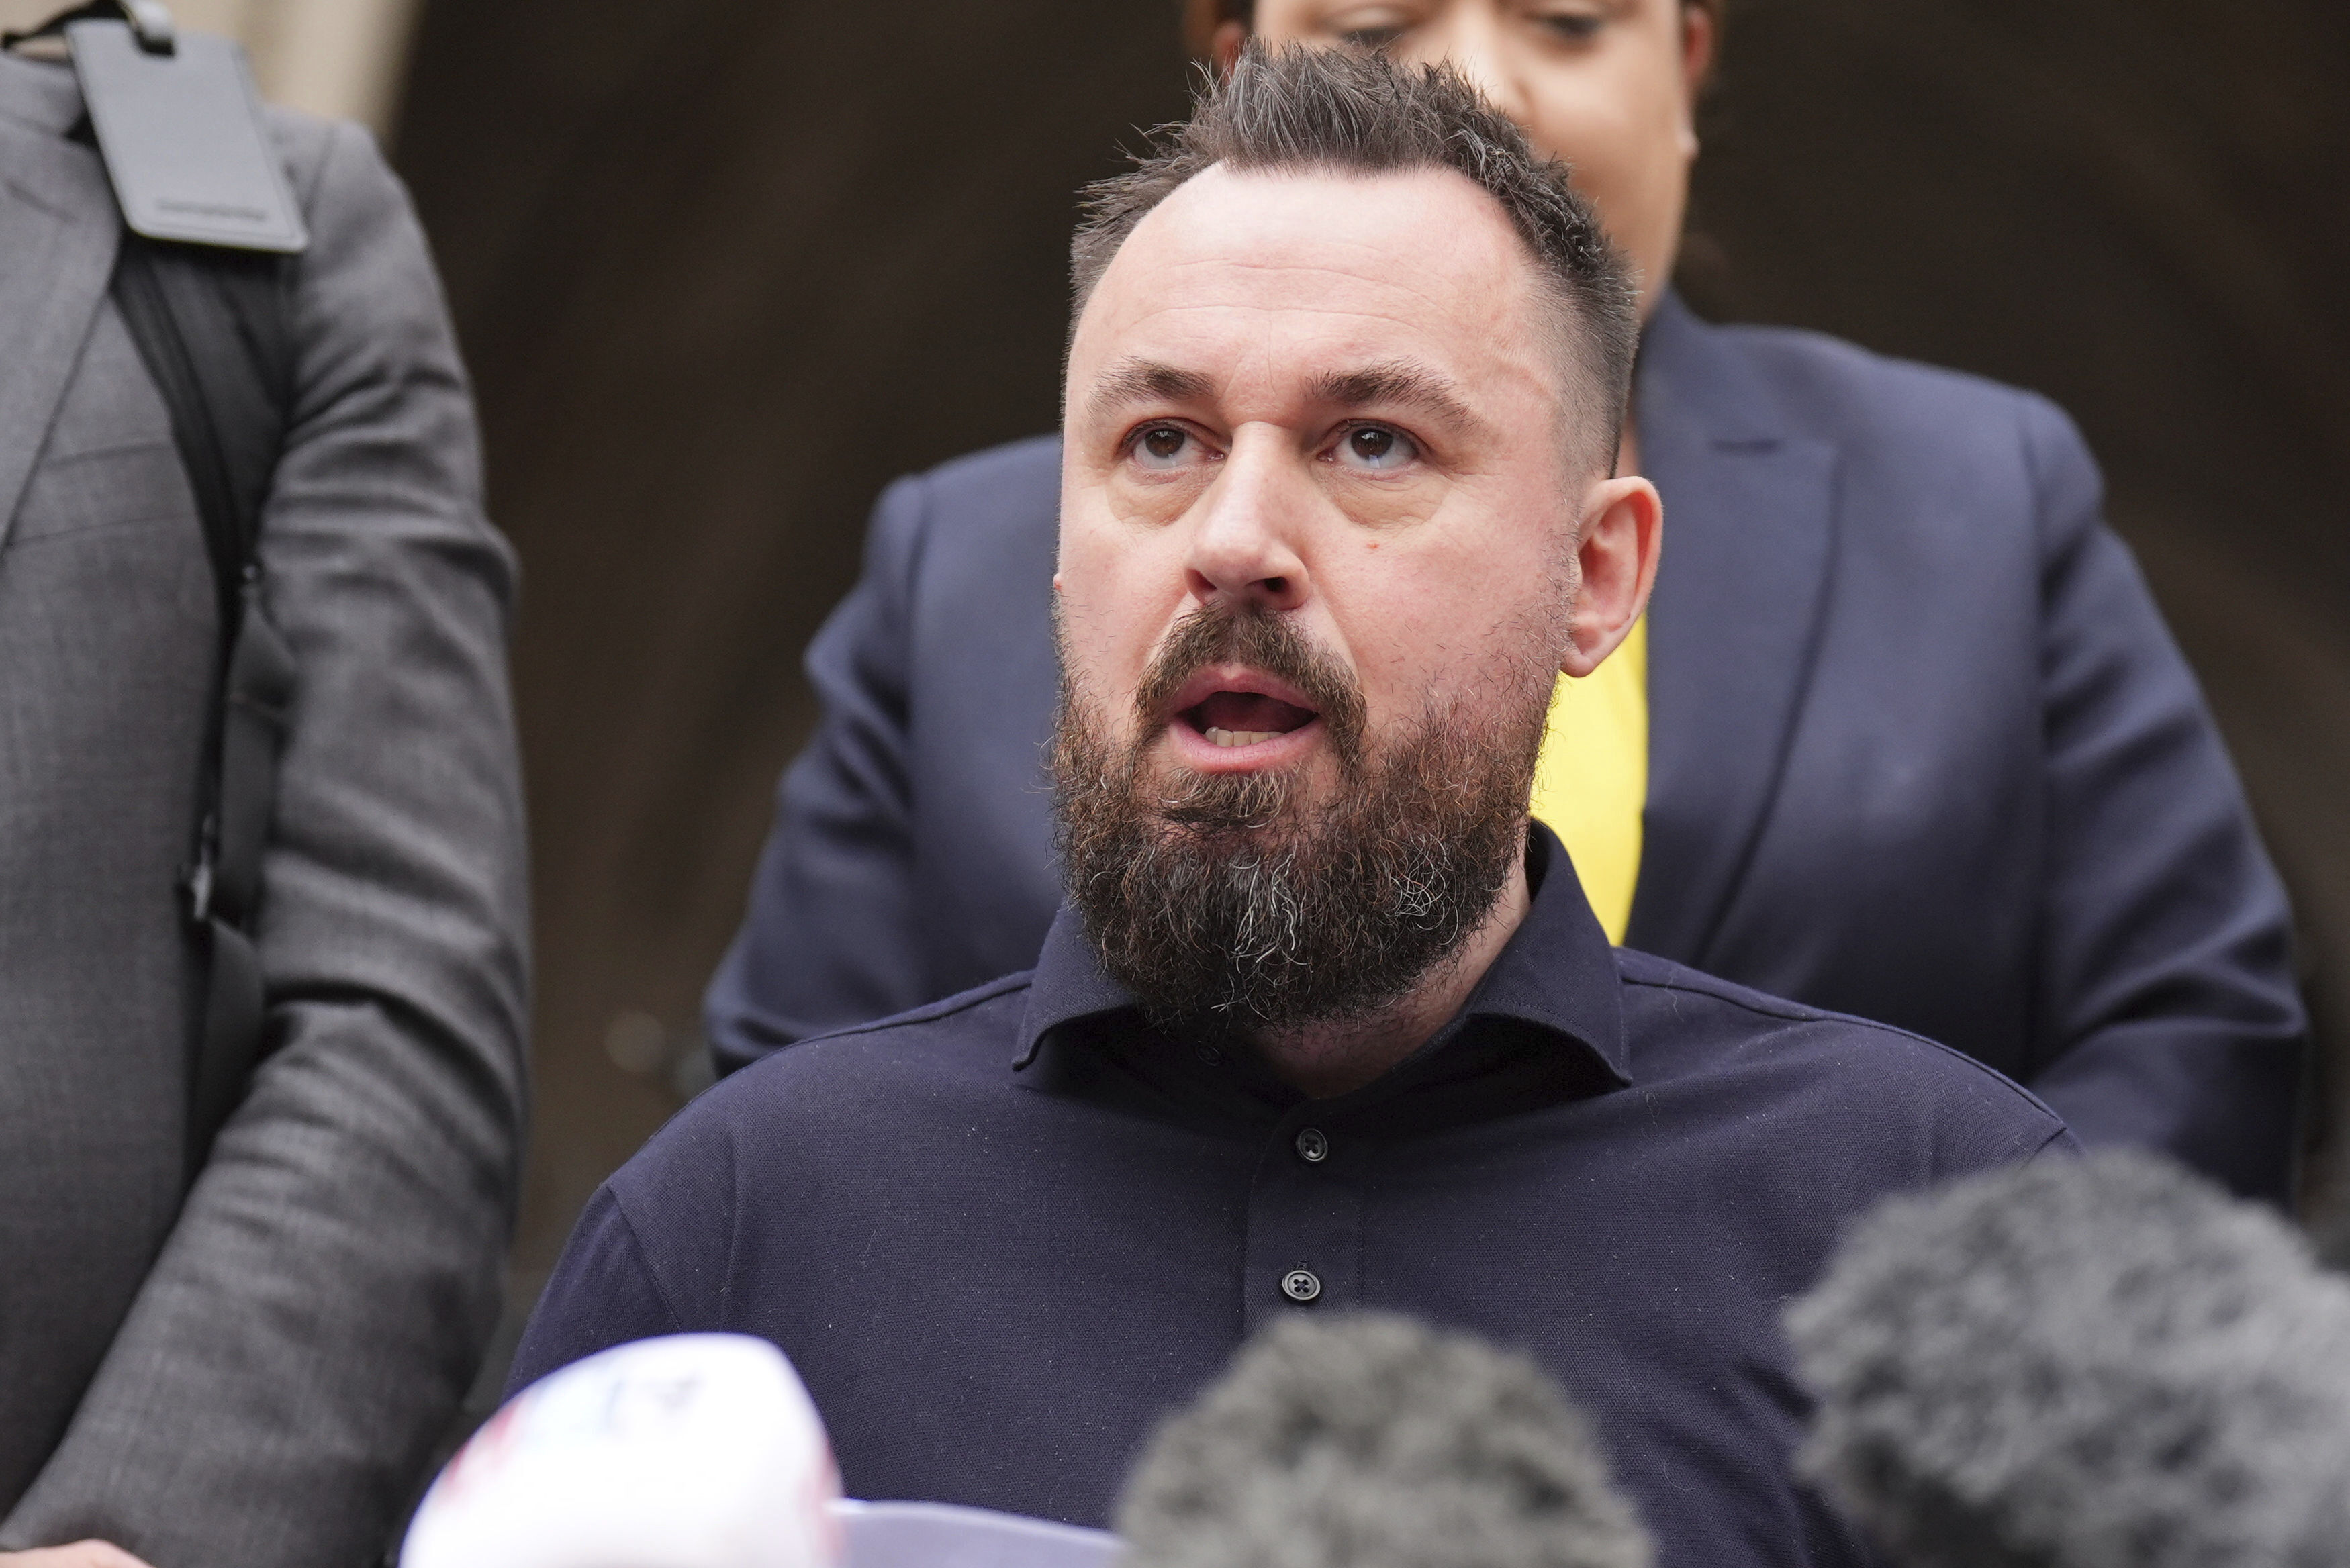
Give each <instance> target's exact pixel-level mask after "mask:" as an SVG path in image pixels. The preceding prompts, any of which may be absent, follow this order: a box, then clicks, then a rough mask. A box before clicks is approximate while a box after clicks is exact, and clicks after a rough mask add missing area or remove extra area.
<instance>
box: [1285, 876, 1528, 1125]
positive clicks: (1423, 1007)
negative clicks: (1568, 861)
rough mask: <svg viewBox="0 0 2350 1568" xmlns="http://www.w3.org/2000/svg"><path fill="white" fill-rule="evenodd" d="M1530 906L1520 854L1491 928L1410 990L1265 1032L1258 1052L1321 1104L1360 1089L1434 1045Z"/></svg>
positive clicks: (1484, 926)
mask: <svg viewBox="0 0 2350 1568" xmlns="http://www.w3.org/2000/svg"><path fill="white" fill-rule="evenodd" d="M1531 902H1532V894H1531V893H1530V892H1529V891H1528V889H1527V886H1526V857H1525V856H1524V855H1523V853H1520V854H1518V855H1516V856H1514V857H1512V859H1511V862H1510V877H1509V880H1508V881H1507V882H1505V883H1503V885H1502V891H1501V895H1500V896H1499V897H1498V898H1495V899H1494V900H1493V907H1492V910H1491V911H1490V912H1488V913H1487V915H1486V917H1485V920H1484V923H1483V924H1482V925H1481V926H1479V927H1478V928H1477V929H1476V930H1475V931H1474V932H1472V933H1471V935H1470V938H1469V940H1467V941H1465V942H1463V943H1462V944H1461V950H1460V951H1458V952H1456V953H1454V954H1453V955H1452V956H1451V958H1449V959H1447V960H1446V961H1444V962H1442V963H1440V964H1439V965H1437V966H1436V967H1435V968H1434V969H1432V970H1430V971H1429V973H1428V976H1427V978H1426V979H1424V980H1422V981H1420V982H1419V985H1417V986H1415V987H1414V988H1413V989H1412V990H1411V991H1410V992H1409V993H1407V994H1406V995H1404V996H1403V997H1402V998H1400V999H1399V1000H1398V1001H1397V1002H1394V1003H1393V1004H1392V1005H1390V1006H1388V1007H1385V1008H1382V1009H1381V1010H1380V1011H1378V1012H1375V1013H1373V1014H1371V1015H1370V1016H1369V1017H1367V1018H1355V1019H1348V1020H1347V1021H1346V1022H1344V1023H1311V1024H1305V1025H1302V1026H1300V1027H1298V1028H1295V1029H1284V1030H1278V1031H1267V1032H1264V1033H1260V1034H1258V1035H1256V1036H1255V1037H1254V1039H1253V1044H1254V1045H1255V1046H1256V1049H1257V1052H1258V1054H1260V1055H1262V1056H1263V1058H1264V1062H1265V1064H1266V1065H1267V1066H1269V1067H1271V1068H1272V1069H1273V1070H1274V1072H1275V1073H1276V1074H1278V1075H1281V1077H1283V1078H1284V1079H1285V1080H1286V1081H1287V1082H1288V1083H1290V1084H1291V1085H1295V1087H1296V1088H1298V1089H1300V1090H1302V1091H1304V1092H1305V1094H1307V1095H1309V1096H1312V1097H1313V1098H1315V1099H1317V1100H1326V1099H1329V1098H1331V1097H1332V1096H1336V1095H1343V1094H1346V1093H1347V1092H1348V1091H1349V1090H1353V1089H1359V1088H1361V1087H1362V1086H1363V1085H1366V1084H1367V1083H1370V1082H1372V1081H1373V1080H1374V1079H1376V1078H1378V1077H1379V1076H1380V1075H1383V1074H1385V1073H1386V1072H1387V1071H1388V1069H1389V1068H1391V1067H1393V1066H1395V1065H1396V1064H1398V1063H1399V1062H1401V1061H1402V1060H1403V1059H1404V1058H1405V1057H1407V1056H1409V1055H1410V1054H1412V1053H1413V1052H1415V1051H1417V1050H1419V1048H1420V1047H1421V1046H1422V1045H1425V1044H1428V1042H1429V1040H1430V1037H1432V1036H1433V1035H1434V1034H1435V1033H1436V1032H1437V1031H1438V1030H1440V1029H1441V1028H1443V1027H1444V1025H1445V1024H1446V1023H1448V1022H1450V1021H1451V1017H1452V1015H1453V1014H1454V1013H1456V1012H1460V1011H1461V1007H1462V1006H1463V1005H1464V1004H1465V1003H1466V1002H1468V1000H1469V993H1470V992H1472V991H1474V990H1476V989H1477V982H1478V981H1481V980H1482V979H1484V978H1485V971H1487V970H1489V969H1491V968H1492V965H1493V961H1494V960H1495V959H1496V958H1499V957H1500V956H1501V952H1502V949H1503V947H1505V946H1507V945H1508V943H1509V940H1510V938H1511V937H1512V936H1513V935H1515V934H1516V932H1517V929H1518V926H1519V924H1520V922H1522V921H1523V920H1524V919H1525V918H1526V909H1527V907H1528V906H1529V904H1530V903H1531Z"/></svg>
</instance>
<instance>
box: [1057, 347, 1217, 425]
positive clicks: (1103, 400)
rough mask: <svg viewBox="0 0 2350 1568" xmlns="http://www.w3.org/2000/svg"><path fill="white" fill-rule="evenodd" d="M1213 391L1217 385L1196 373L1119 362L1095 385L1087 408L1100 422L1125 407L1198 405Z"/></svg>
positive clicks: (1150, 363)
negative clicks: (1198, 402)
mask: <svg viewBox="0 0 2350 1568" xmlns="http://www.w3.org/2000/svg"><path fill="white" fill-rule="evenodd" d="M1215 389H1216V384H1215V383H1214V382H1213V381H1211V380H1210V379H1208V378H1207V377H1206V376H1204V375H1202V374H1201V373H1200V372H1199V371H1197V370H1182V369H1177V368H1176V367H1174V366H1172V365H1162V364H1160V363H1159V361H1158V360H1156V359H1122V360H1120V361H1119V362H1118V363H1117V364H1116V365H1113V366H1111V367H1110V368H1109V369H1107V370H1105V371H1104V372H1102V374H1101V376H1100V378H1099V379H1097V380H1096V381H1095V382H1094V389H1093V394H1092V396H1090V397H1088V398H1087V400H1086V407H1087V409H1088V410H1091V412H1092V413H1093V415H1094V416H1095V417H1096V418H1097V419H1099V418H1103V417H1106V416H1107V415H1108V414H1110V413H1113V412H1115V411H1116V410H1118V409H1120V408H1123V407H1124V406H1126V405H1127V404H1128V403H1188V402H1197V401H1199V400H1201V399H1203V398H1206V397H1209V396H1211V394H1213V393H1214V391H1215Z"/></svg>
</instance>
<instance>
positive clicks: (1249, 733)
mask: <svg viewBox="0 0 2350 1568" xmlns="http://www.w3.org/2000/svg"><path fill="white" fill-rule="evenodd" d="M1280 734H1281V732H1280V731H1278V730H1220V729H1218V728H1216V726H1215V725H1213V724H1211V725H1209V726H1208V728H1207V736H1208V739H1209V740H1211V741H1212V742H1215V743H1216V744H1217V745H1220V746H1253V745H1255V744H1256V743H1257V742H1259V741H1271V740H1274V739H1277V738H1278V737H1279V736H1280Z"/></svg>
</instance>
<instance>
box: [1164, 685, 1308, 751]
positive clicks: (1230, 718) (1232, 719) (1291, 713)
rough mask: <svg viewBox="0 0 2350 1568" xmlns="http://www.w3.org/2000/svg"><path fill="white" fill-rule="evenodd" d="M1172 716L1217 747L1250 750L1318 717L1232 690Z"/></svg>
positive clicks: (1258, 693)
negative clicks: (1236, 747)
mask: <svg viewBox="0 0 2350 1568" xmlns="http://www.w3.org/2000/svg"><path fill="white" fill-rule="evenodd" d="M1175 716H1176V718H1177V719H1179V720H1180V721H1181V722H1184V723H1186V724H1189V725H1191V728H1193V729H1194V730H1197V731H1198V732H1200V733H1201V734H1202V735H1205V736H1206V737H1207V738H1208V740H1209V741H1210V742H1211V743H1212V744H1215V745H1219V746H1253V745H1255V744H1257V743H1258V742H1261V741H1271V740H1276V739H1278V738H1279V737H1281V736H1283V735H1286V734H1288V733H1289V732H1291V731H1292V730H1299V729H1303V728H1305V726H1306V725H1308V724H1310V723H1312V722H1314V721H1315V719H1316V718H1317V717H1319V715H1318V714H1316V713H1315V711H1314V710H1313V709H1311V708H1302V707H1299V706H1298V705H1297V704H1296V703H1294V702H1284V701H1282V700H1281V699H1280V698H1278V697H1274V696H1270V695H1268V694H1267V693H1265V692H1263V691H1232V690H1223V691H1211V692H1210V693H1209V694H1208V695H1207V696H1206V697H1205V698H1203V699H1202V700H1201V701H1198V702H1195V703H1193V704H1192V705H1191V706H1190V707H1188V708H1185V709H1183V710H1182V711H1180V712H1179V713H1177V714H1176V715H1175Z"/></svg>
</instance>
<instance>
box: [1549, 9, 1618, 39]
mask: <svg viewBox="0 0 2350 1568" xmlns="http://www.w3.org/2000/svg"><path fill="white" fill-rule="evenodd" d="M1534 25H1535V26H1538V27H1540V28H1542V29H1543V30H1544V32H1546V33H1549V34H1550V35H1551V36H1554V37H1556V38H1558V39H1560V40H1562V41H1564V42H1565V43H1570V44H1587V43H1589V42H1590V41H1591V40H1592V39H1594V38H1596V37H1597V36H1599V29H1600V28H1602V27H1604V26H1607V18H1606V17H1605V16H1594V15H1592V14H1591V13H1589V12H1587V11H1550V12H1544V13H1543V14H1541V15H1539V16H1535V17H1534Z"/></svg>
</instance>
